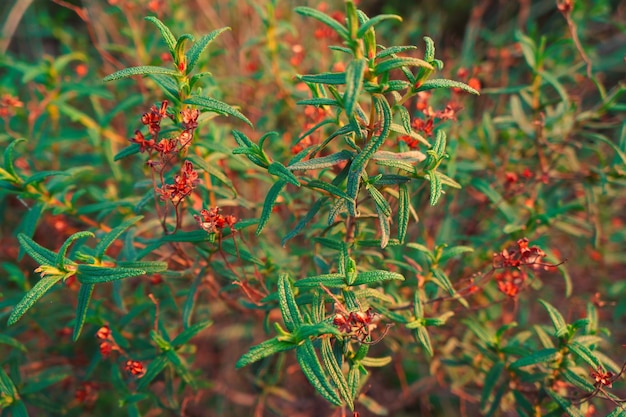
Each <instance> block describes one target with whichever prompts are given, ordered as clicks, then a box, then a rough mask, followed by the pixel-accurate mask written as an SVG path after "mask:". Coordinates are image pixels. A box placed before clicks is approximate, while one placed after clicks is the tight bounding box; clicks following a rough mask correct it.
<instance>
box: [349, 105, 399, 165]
mask: <svg viewBox="0 0 626 417" xmlns="http://www.w3.org/2000/svg"><path fill="white" fill-rule="evenodd" d="M372 98H373V100H374V103H375V104H376V107H377V108H378V109H379V110H380V113H381V120H380V122H381V124H382V126H381V129H380V134H379V135H378V136H374V137H373V138H372V139H371V140H370V141H369V142H368V143H367V145H365V147H364V148H363V150H362V151H361V152H360V153H359V154H358V155H357V156H356V158H355V159H354V162H353V163H352V166H351V167H350V169H352V170H355V171H357V170H360V169H361V168H363V166H365V164H366V163H367V161H368V160H369V159H370V158H371V157H372V155H374V153H375V152H376V151H377V150H378V149H379V148H380V147H381V146H382V144H383V143H384V142H385V139H387V136H388V135H389V130H390V126H391V120H392V114H391V107H389V103H388V102H387V99H386V98H385V97H384V96H382V95H379V94H376V95H374V96H372Z"/></svg>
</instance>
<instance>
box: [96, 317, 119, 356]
mask: <svg viewBox="0 0 626 417" xmlns="http://www.w3.org/2000/svg"><path fill="white" fill-rule="evenodd" d="M96 337H97V338H98V340H100V346H99V349H100V354H101V355H102V357H103V358H108V357H109V355H110V354H111V352H113V351H114V350H119V348H118V346H117V343H115V340H113V337H112V335H111V329H110V328H109V325H108V324H105V325H104V326H102V327H100V329H98V331H97V332H96Z"/></svg>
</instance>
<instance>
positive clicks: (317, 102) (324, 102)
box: [296, 97, 341, 136]
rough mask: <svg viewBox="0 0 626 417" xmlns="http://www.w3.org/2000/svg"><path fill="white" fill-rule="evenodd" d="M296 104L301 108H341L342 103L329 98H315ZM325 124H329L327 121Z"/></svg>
mask: <svg viewBox="0 0 626 417" xmlns="http://www.w3.org/2000/svg"><path fill="white" fill-rule="evenodd" d="M296 104H298V105H300V106H339V105H341V103H339V102H338V101H337V100H335V99H333V98H327V97H315V98H309V99H306V100H300V101H297V102H296ZM325 122H326V123H328V121H327V120H325ZM326 123H324V124H326ZM318 127H319V126H318ZM316 130H317V129H316ZM311 133H312V132H311ZM309 134H310V133H309ZM307 136H308V135H307Z"/></svg>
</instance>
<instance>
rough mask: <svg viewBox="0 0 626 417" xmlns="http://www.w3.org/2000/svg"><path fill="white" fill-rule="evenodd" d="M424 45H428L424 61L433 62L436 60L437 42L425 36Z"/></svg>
mask: <svg viewBox="0 0 626 417" xmlns="http://www.w3.org/2000/svg"><path fill="white" fill-rule="evenodd" d="M423 39H424V43H426V50H425V51H424V59H425V60H426V61H428V62H432V61H433V60H434V59H435V42H433V40H432V39H431V38H429V37H428V36H424V38H423Z"/></svg>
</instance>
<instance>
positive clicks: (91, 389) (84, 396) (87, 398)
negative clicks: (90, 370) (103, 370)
mask: <svg viewBox="0 0 626 417" xmlns="http://www.w3.org/2000/svg"><path fill="white" fill-rule="evenodd" d="M74 398H75V399H76V401H78V402H79V403H82V404H86V405H91V404H93V403H94V402H96V400H97V399H98V384H96V383H95V382H90V381H87V382H83V383H82V385H81V387H80V388H78V389H77V390H76V392H74Z"/></svg>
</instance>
